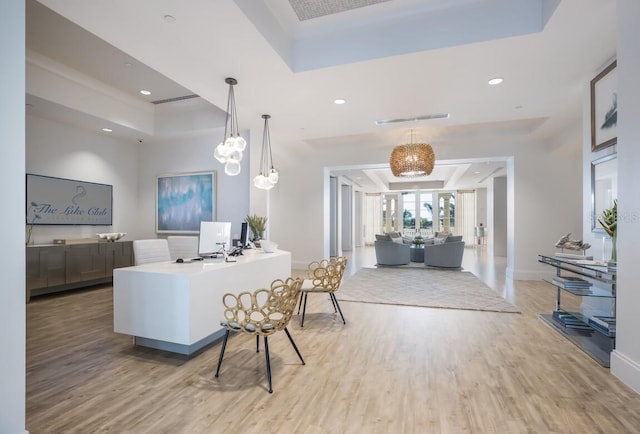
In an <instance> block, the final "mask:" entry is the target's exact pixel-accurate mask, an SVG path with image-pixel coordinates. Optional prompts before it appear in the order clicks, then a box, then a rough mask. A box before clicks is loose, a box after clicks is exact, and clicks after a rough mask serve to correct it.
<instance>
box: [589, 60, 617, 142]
mask: <svg viewBox="0 0 640 434" xmlns="http://www.w3.org/2000/svg"><path fill="white" fill-rule="evenodd" d="M617 124H618V78H617V74H616V62H615V61H614V62H613V63H612V64H611V65H609V66H607V67H606V68H605V69H604V70H603V71H602V72H601V73H600V74H598V75H597V76H596V77H595V78H594V79H593V80H591V151H592V152H596V151H599V150H601V149H604V148H607V147H609V146H611V145H615V144H616V142H617V140H618V134H617V132H616V127H617Z"/></svg>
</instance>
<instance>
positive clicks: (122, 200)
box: [26, 115, 143, 244]
mask: <svg viewBox="0 0 640 434" xmlns="http://www.w3.org/2000/svg"><path fill="white" fill-rule="evenodd" d="M26 172H27V173H35V174H37V175H46V176H55V177H59V178H68V179H77V180H80V181H87V182H97V183H100V184H111V185H113V225H112V226H88V225H79V226H62V225H60V226H54V225H47V226H35V227H34V229H33V232H32V236H31V239H32V240H33V242H34V244H46V243H51V242H52V241H53V239H55V238H95V237H96V233H101V232H126V233H127V236H126V237H125V239H130V240H132V239H135V238H137V237H139V236H140V235H141V234H142V233H143V226H142V225H141V224H140V221H139V219H138V213H139V210H138V202H139V200H138V191H137V185H138V143H135V142H133V143H131V142H126V141H122V140H118V139H115V138H113V137H111V136H109V135H107V134H106V133H97V132H91V131H86V130H81V129H78V128H75V127H72V126H69V125H65V124H61V123H59V122H55V121H50V120H47V119H42V118H39V117H37V116H29V115H28V116H27V118H26Z"/></svg>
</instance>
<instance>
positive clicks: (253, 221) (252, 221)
mask: <svg viewBox="0 0 640 434" xmlns="http://www.w3.org/2000/svg"><path fill="white" fill-rule="evenodd" d="M245 221H246V222H247V223H248V224H249V227H250V228H251V232H253V233H254V234H256V233H258V232H264V231H265V229H266V228H267V218H266V217H261V216H258V215H256V214H254V215H248V216H247V217H245Z"/></svg>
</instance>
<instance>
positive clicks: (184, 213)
mask: <svg viewBox="0 0 640 434" xmlns="http://www.w3.org/2000/svg"><path fill="white" fill-rule="evenodd" d="M215 191H216V172H215V171H214V172H194V173H179V174H166V175H159V176H158V179H157V182H156V232H157V233H189V234H192V233H198V231H199V230H200V222H201V221H214V220H215V217H216V209H215Z"/></svg>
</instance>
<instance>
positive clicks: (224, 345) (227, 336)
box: [216, 329, 229, 378]
mask: <svg viewBox="0 0 640 434" xmlns="http://www.w3.org/2000/svg"><path fill="white" fill-rule="evenodd" d="M227 339H229V329H227V330H225V331H224V340H223V341H222V348H220V357H218V368H217V369H216V378H218V375H220V365H222V357H223V356H224V349H225V348H226V347H227Z"/></svg>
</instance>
